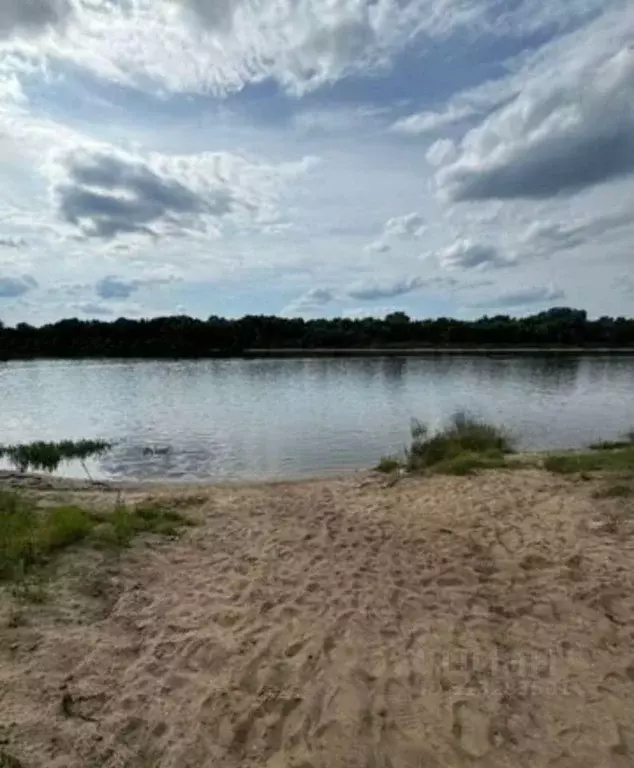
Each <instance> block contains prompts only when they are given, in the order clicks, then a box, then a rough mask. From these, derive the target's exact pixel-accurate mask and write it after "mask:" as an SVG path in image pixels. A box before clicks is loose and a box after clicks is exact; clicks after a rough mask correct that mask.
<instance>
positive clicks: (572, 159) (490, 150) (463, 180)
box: [438, 46, 634, 201]
mask: <svg viewBox="0 0 634 768" xmlns="http://www.w3.org/2000/svg"><path fill="white" fill-rule="evenodd" d="M632 173H634V49H632V48H630V47H628V46H624V47H622V48H621V49H620V50H619V51H618V52H616V53H612V54H611V55H608V56H606V57H604V58H603V59H602V60H600V61H596V59H591V60H589V61H586V62H584V64H583V65H582V66H577V68H575V69H573V70H572V71H570V70H564V71H563V72H561V73H558V72H557V71H556V70H555V71H554V72H551V73H550V76H549V77H548V78H547V79H546V78H544V79H543V80H542V79H539V80H537V81H536V82H534V83H529V84H527V85H526V86H525V88H524V89H523V90H522V92H521V94H520V96H518V97H517V98H516V99H515V100H514V101H513V102H512V103H511V104H510V105H508V106H507V107H505V108H503V109H502V110H500V111H499V112H498V113H495V114H493V115H492V116H491V117H489V118H487V119H486V120H485V121H484V123H483V124H482V125H481V126H479V127H477V128H475V129H473V130H472V131H471V132H470V133H468V134H467V136H466V137H465V138H464V140H463V142H462V145H461V147H460V156H459V157H458V159H457V160H456V162H455V163H453V164H451V165H448V166H446V167H444V168H443V169H441V170H440V171H439V173H438V183H439V185H440V187H441V188H442V189H443V190H444V191H445V192H446V194H447V195H448V196H449V197H450V198H451V199H453V200H457V201H460V200H486V199H495V198H498V199H511V198H528V199H530V198H533V199H540V198H549V197H552V196H555V195H557V194H560V193H563V192H566V193H572V192H577V191H579V190H582V189H584V188H587V187H591V186H593V185H595V184H599V183H602V182H605V181H607V180H609V179H614V178H617V177H620V176H624V175H626V174H632Z"/></svg>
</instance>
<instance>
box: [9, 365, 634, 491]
mask: <svg viewBox="0 0 634 768" xmlns="http://www.w3.org/2000/svg"><path fill="white" fill-rule="evenodd" d="M633 384H634V357H631V358H629V357H619V358H609V357H572V356H562V357H557V356H552V355H547V356H541V357H540V356H532V355H531V356H528V355H522V356H518V357H512V356H500V357H490V358H487V357H469V356H465V357H449V356H439V357H430V358H362V359H345V358H332V359H325V360H321V359H298V360H209V361H112V360H108V361H47V360H42V361H31V362H12V363H4V364H0V416H1V421H0V425H1V426H0V430H1V432H0V442H4V443H11V442H26V441H30V440H36V439H37V440H59V439H62V438H70V439H77V438H82V437H103V438H105V439H108V440H113V441H116V443H117V445H116V447H115V449H114V450H113V451H112V452H111V453H110V454H108V455H107V456H105V457H104V458H103V459H102V460H100V462H99V465H98V466H95V465H94V463H93V465H92V469H93V470H95V469H96V471H97V476H101V477H117V478H136V479H144V478H145V479H172V480H174V479H200V480H222V479H241V478H250V479H251V478H252V479H256V478H274V477H298V476H306V475H318V474H323V473H325V472H329V471H340V470H342V469H353V468H364V467H368V466H371V465H373V464H374V463H375V462H376V461H377V459H378V458H379V456H380V455H381V454H385V453H389V452H391V451H398V450H400V449H401V448H402V447H403V445H404V444H405V443H406V442H407V440H408V430H409V423H410V418H411V417H412V416H416V417H417V418H419V419H421V420H422V421H425V422H426V423H428V424H429V425H430V426H431V427H435V426H439V425H440V424H441V423H442V422H443V421H444V420H446V419H447V418H448V417H449V416H450V415H451V414H452V413H454V412H455V411H456V410H459V409H466V410H468V411H470V412H472V413H474V414H476V415H479V416H482V417H483V418H486V419H488V420H491V421H493V422H496V423H499V424H504V425H505V426H507V427H509V428H510V429H511V430H512V431H513V432H514V433H515V434H516V435H518V436H519V439H520V447H522V448H526V449H537V448H565V447H578V446H583V445H586V444H588V443H589V442H592V441H594V440H598V439H601V438H606V439H607V438H612V437H616V436H617V435H619V434H620V433H621V432H622V431H623V430H625V429H627V428H628V427H629V426H631V425H634V400H633V398H632V391H633V387H632V385H633ZM148 447H152V449H153V450H151V451H148V450H147V449H148ZM165 448H169V450H161V449H165ZM64 471H65V472H66V473H68V472H71V473H72V474H78V475H81V468H80V467H75V466H69V467H67V468H65V470H64Z"/></svg>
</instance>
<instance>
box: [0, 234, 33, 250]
mask: <svg viewBox="0 0 634 768" xmlns="http://www.w3.org/2000/svg"><path fill="white" fill-rule="evenodd" d="M26 245H27V242H26V240H25V239H24V238H23V237H0V248H13V249H16V250H18V249H20V248H25V247H26Z"/></svg>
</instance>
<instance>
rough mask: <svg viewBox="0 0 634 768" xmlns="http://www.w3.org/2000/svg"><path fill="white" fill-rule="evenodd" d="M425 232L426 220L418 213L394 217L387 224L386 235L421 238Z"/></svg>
mask: <svg viewBox="0 0 634 768" xmlns="http://www.w3.org/2000/svg"><path fill="white" fill-rule="evenodd" d="M424 231H425V220H424V219H423V217H422V216H421V215H420V214H418V213H406V214H405V215H403V216H394V217H393V218H391V219H388V221H387V222H386V223H385V229H384V232H385V234H386V235H393V236H396V237H420V236H421V235H422V234H423V233H424Z"/></svg>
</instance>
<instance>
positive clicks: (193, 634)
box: [0, 470, 634, 768]
mask: <svg viewBox="0 0 634 768" xmlns="http://www.w3.org/2000/svg"><path fill="white" fill-rule="evenodd" d="M595 487H596V486H594V485H593V484H592V483H583V482H571V481H568V480H565V479H559V478H554V477H551V476H549V475H547V474H546V473H542V472H538V471H533V470H527V471H518V472H514V473H487V474H484V475H482V476H479V477H475V478H432V479H423V480H414V479H411V480H410V479H405V480H403V481H401V482H400V483H398V484H397V485H395V486H394V487H391V488H385V487H383V484H382V481H380V480H379V479H377V478H372V477H369V478H368V479H364V480H360V479H359V477H356V478H347V479H342V480H328V481H316V482H310V483H301V484H280V485H267V486H253V487H240V488H207V489H204V490H203V491H201V489H200V488H198V489H195V491H192V492H193V493H195V494H196V496H197V498H196V499H195V501H196V504H195V508H193V510H192V512H191V514H192V516H194V517H196V519H197V520H199V522H200V525H198V526H197V527H196V528H194V529H192V530H191V531H189V532H188V533H187V534H186V535H185V536H184V537H183V538H182V539H181V540H179V541H178V542H155V541H148V542H146V543H144V544H139V545H135V546H134V547H133V548H132V549H131V550H129V551H128V552H126V553H125V554H124V555H123V556H122V559H121V561H120V562H118V563H107V562H106V563H100V564H96V563H95V562H91V563H83V564H82V568H83V569H84V570H81V569H79V570H78V571H77V573H73V570H72V567H71V566H70V565H69V566H68V571H67V573H66V577H65V578H66V582H64V583H67V584H68V586H67V587H62V586H60V590H59V594H58V595H57V598H56V599H55V600H54V601H52V602H51V603H50V604H48V605H44V606H41V607H39V606H38V607H34V608H33V609H32V610H33V613H32V615H31V616H29V618H28V621H27V622H26V623H25V624H24V625H20V626H15V627H14V626H8V624H10V623H11V622H10V621H8V620H7V616H8V613H7V611H8V608H7V606H6V605H5V606H4V607H3V609H4V610H5V612H4V614H3V616H2V617H0V619H2V628H1V629H0V745H1V744H2V743H4V744H6V746H5V747H4V748H5V749H6V750H7V752H10V753H11V754H12V755H15V756H16V757H17V758H19V759H20V761H21V762H22V764H23V765H24V766H27V767H29V766H51V767H53V768H62V767H63V768H79V767H80V766H81V767H82V768H84V767H85V766H102V767H103V768H123V767H124V766H126V767H128V766H129V767H130V768H133V767H134V768H137V767H138V768H148V767H149V766H154V767H159V766H160V768H199V767H203V766H204V767H207V766H209V767H211V766H218V767H222V768H233V767H234V766H235V767H237V766H267V768H344V767H345V768H440V767H441V766H443V767H444V766H447V767H449V766H451V767H452V768H453V767H456V768H457V767H462V766H487V767H491V768H498V767H500V768H501V767H502V766H508V767H509V768H510V767H511V766H513V768H517V766H527V767H528V766H530V767H531V768H540V767H541V766H544V768H545V767H546V766H558V767H561V768H573V767H574V768H583V766H588V767H590V766H592V767H593V768H597V766H617V768H620V767H621V766H631V765H634V527H631V524H630V523H629V522H628V521H627V520H623V521H620V522H615V521H616V519H617V518H616V517H615V514H616V512H617V511H618V509H617V507H618V505H623V504H625V503H626V502H624V501H622V500H621V501H597V500H595V499H593V498H592V491H593V490H594V489H595ZM164 492H165V491H164ZM83 493H84V495H86V492H83ZM182 493H183V490H182V489H181V490H179V494H181V495H182ZM90 495H91V494H88V496H90ZM77 567H78V568H79V566H77ZM86 569H88V570H86ZM88 573H91V574H92V576H91V578H92V579H93V580H94V583H93V582H90V579H89V578H88V576H87V575H86V574H88ZM73 577H75V580H74V581H73ZM1 748H2V747H0V749H1ZM0 763H1V761H0Z"/></svg>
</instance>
